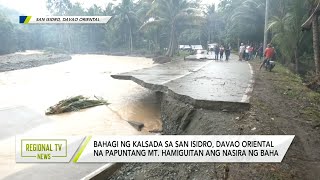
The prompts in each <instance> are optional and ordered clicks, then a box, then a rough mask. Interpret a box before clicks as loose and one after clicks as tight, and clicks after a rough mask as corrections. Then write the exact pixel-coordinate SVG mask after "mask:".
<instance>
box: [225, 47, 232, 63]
mask: <svg viewBox="0 0 320 180" xmlns="http://www.w3.org/2000/svg"><path fill="white" fill-rule="evenodd" d="M225 51H226V61H228V60H229V57H230V54H231V47H230V45H228V46H227V47H226V49H225Z"/></svg>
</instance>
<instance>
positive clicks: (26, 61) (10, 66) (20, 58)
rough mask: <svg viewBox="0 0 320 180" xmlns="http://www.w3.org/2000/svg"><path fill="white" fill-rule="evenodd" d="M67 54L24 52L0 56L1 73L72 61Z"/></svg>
mask: <svg viewBox="0 0 320 180" xmlns="http://www.w3.org/2000/svg"><path fill="white" fill-rule="evenodd" d="M70 59H71V56H69V55H65V54H47V53H42V52H35V51H31V52H28V51H27V52H23V53H15V54H8V55H3V56H0V72H5V71H13V70H18V69H27V68H32V67H38V66H43V65H48V64H55V63H58V62H63V61H67V60H70Z"/></svg>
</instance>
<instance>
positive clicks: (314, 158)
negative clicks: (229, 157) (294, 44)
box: [109, 61, 320, 180]
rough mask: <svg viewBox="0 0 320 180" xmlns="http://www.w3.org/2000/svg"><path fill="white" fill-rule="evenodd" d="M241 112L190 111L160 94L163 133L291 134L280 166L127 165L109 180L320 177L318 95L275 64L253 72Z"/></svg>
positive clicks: (278, 164)
mask: <svg viewBox="0 0 320 180" xmlns="http://www.w3.org/2000/svg"><path fill="white" fill-rule="evenodd" d="M259 63H260V62H258V61H254V62H251V65H252V67H253V70H254V71H255V85H254V90H253V93H252V97H251V100H250V104H251V107H250V109H249V110H248V111H244V112H223V111H217V110H206V109H201V108H195V107H194V106H192V105H189V104H186V103H184V102H181V101H178V100H176V99H174V98H172V97H171V96H168V95H166V94H162V96H161V119H162V121H163V131H164V134H185V135H218V134H219V135H223V134H232V135H237V134H239V135H240V134H243V135H268V134H269V135H296V137H295V139H294V142H293V144H292V145H291V147H290V148H289V150H288V152H287V154H286V156H285V158H284V160H283V161H282V163H250V164H248V163H242V164H239V163H232V164H230V163H228V164H224V163H144V164H141V163H132V164H124V165H123V166H122V168H120V169H119V170H118V171H116V172H115V174H114V175H113V176H112V177H109V179H203V180H206V179H315V177H320V174H319V173H320V172H319V169H320V159H319V157H320V151H319V149H320V143H319V139H320V116H319V112H320V109H319V108H320V94H318V93H315V92H313V91H311V90H309V89H308V88H306V87H305V86H304V85H303V83H302V81H301V79H300V78H299V77H298V76H296V75H294V74H293V73H291V72H290V71H289V70H287V69H286V68H284V67H283V66H281V65H277V66H276V68H275V69H274V70H273V72H267V71H264V70H261V71H259V70H258V67H259V65H260V64H259Z"/></svg>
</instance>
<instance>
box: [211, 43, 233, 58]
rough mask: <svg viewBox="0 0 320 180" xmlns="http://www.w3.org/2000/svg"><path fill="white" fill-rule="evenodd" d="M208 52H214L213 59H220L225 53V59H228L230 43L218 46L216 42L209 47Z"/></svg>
mask: <svg viewBox="0 0 320 180" xmlns="http://www.w3.org/2000/svg"><path fill="white" fill-rule="evenodd" d="M209 52H211V54H213V52H214V60H219V59H220V60H221V61H222V60H223V58H224V55H225V58H226V61H228V60H229V58H230V54H231V47H230V45H227V46H223V45H220V46H219V45H218V44H217V45H215V46H214V47H212V48H209ZM209 52H208V53H209Z"/></svg>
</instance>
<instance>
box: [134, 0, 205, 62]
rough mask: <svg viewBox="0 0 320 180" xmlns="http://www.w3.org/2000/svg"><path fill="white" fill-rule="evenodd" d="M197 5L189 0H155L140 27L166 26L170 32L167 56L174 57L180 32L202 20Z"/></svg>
mask: <svg viewBox="0 0 320 180" xmlns="http://www.w3.org/2000/svg"><path fill="white" fill-rule="evenodd" d="M196 7H197V4H196V3H194V2H191V1H189V0H153V1H152V5H151V9H150V10H149V11H148V13H147V15H146V16H147V17H148V20H147V21H146V22H145V23H144V24H143V25H142V26H141V28H140V29H142V28H145V27H147V26H158V27H159V26H160V27H166V28H167V29H168V32H169V45H168V50H167V52H166V56H169V57H172V56H173V55H174V54H175V53H176V50H177V49H178V37H179V33H180V32H181V31H182V30H184V29H186V28H190V27H193V26H195V25H197V24H199V23H200V22H202V19H203V18H202V17H201V16H200V13H199V11H198V10H197V9H196Z"/></svg>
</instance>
